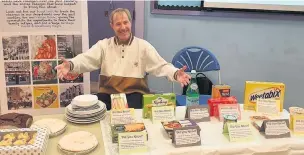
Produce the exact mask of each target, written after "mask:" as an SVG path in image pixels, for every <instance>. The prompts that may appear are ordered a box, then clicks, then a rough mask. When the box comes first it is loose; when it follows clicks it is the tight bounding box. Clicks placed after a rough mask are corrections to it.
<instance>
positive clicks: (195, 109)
mask: <svg viewBox="0 0 304 155" xmlns="http://www.w3.org/2000/svg"><path fill="white" fill-rule="evenodd" d="M186 118H188V119H191V120H193V121H195V122H197V123H198V122H206V121H210V114H209V107H208V106H207V105H194V106H188V107H187V111H186Z"/></svg>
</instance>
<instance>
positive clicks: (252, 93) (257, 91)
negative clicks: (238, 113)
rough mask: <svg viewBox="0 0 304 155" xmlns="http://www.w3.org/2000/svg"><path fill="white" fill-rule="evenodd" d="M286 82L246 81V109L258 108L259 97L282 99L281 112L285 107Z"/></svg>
mask: <svg viewBox="0 0 304 155" xmlns="http://www.w3.org/2000/svg"><path fill="white" fill-rule="evenodd" d="M284 95H285V84H284V83H276V82H257V81H246V82H245V93H244V110H254V111H255V110H256V109H255V104H256V101H257V98H261V99H277V100H280V103H281V105H280V112H282V111H283V109H284Z"/></svg>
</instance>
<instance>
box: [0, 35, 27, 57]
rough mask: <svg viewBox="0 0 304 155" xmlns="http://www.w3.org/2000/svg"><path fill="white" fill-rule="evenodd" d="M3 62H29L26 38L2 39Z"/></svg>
mask: <svg viewBox="0 0 304 155" xmlns="http://www.w3.org/2000/svg"><path fill="white" fill-rule="evenodd" d="M2 45H3V59H4V60H29V58H30V54H29V44H28V36H9V37H3V38H2Z"/></svg>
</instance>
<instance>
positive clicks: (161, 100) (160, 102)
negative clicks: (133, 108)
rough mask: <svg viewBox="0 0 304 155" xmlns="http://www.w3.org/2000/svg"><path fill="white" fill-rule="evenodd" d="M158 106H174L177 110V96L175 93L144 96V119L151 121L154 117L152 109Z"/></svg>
mask: <svg viewBox="0 0 304 155" xmlns="http://www.w3.org/2000/svg"><path fill="white" fill-rule="evenodd" d="M157 106H174V108H175V107H176V95H175V94H174V93H165V94H145V95H143V118H144V119H150V118H151V116H152V107H157Z"/></svg>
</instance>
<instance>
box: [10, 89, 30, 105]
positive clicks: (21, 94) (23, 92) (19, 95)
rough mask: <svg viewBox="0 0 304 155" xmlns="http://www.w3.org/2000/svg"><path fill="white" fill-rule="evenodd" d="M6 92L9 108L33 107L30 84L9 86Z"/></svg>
mask: <svg viewBox="0 0 304 155" xmlns="http://www.w3.org/2000/svg"><path fill="white" fill-rule="evenodd" d="M6 93H7V107H8V110H18V109H31V108H32V89H31V87H30V86H25V87H7V88H6Z"/></svg>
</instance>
